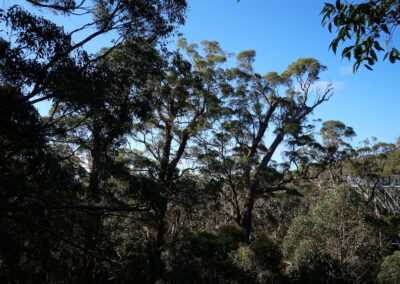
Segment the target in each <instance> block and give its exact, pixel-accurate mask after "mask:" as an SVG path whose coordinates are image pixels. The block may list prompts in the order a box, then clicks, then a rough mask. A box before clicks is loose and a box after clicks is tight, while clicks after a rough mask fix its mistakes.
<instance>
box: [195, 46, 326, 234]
mask: <svg viewBox="0 0 400 284" xmlns="http://www.w3.org/2000/svg"><path fill="white" fill-rule="evenodd" d="M236 58H237V67H235V68H231V69H229V70H226V72H225V75H224V76H225V78H224V80H223V81H222V82H221V88H220V92H221V94H222V97H223V99H224V107H223V108H221V113H222V114H223V115H221V116H220V117H219V118H218V121H217V122H216V123H214V127H215V129H213V132H210V133H211V137H212V138H211V139H210V138H206V139H203V142H202V143H200V147H199V151H200V154H199V158H200V160H201V161H202V162H203V164H204V165H205V167H204V168H203V170H204V171H205V172H207V173H208V174H209V175H211V176H212V177H213V178H215V179H222V180H223V181H224V184H225V188H226V189H227V190H224V191H223V192H222V194H224V195H225V196H226V198H227V200H228V202H229V203H230V205H231V207H232V208H233V212H234V216H233V218H234V220H235V221H236V222H237V223H238V224H239V225H240V226H242V227H243V228H244V229H245V231H246V232H247V234H248V235H250V233H251V228H252V215H253V210H254V205H255V203H256V201H257V200H258V198H259V197H260V196H262V195H263V194H265V193H269V192H274V191H279V190H283V189H287V188H286V187H285V184H287V183H290V182H291V181H292V180H293V178H295V177H294V175H289V176H285V173H289V172H290V169H291V165H290V164H291V163H294V162H297V163H302V164H304V163H305V160H304V157H303V158H301V157H300V156H299V155H297V154H295V151H294V148H293V147H295V146H296V145H297V144H302V145H305V144H307V143H310V142H312V140H313V139H312V137H311V136H310V135H309V133H308V130H309V126H310V125H309V124H307V116H308V115H309V114H310V113H312V111H313V110H314V109H315V108H316V107H317V106H318V105H320V104H321V103H323V102H324V101H326V100H328V99H329V97H330V95H331V92H332V87H331V85H327V86H325V88H321V89H319V88H318V87H316V84H315V83H316V82H317V81H318V79H319V78H318V76H319V73H320V72H321V71H323V70H325V66H323V65H321V64H320V63H319V62H318V61H317V60H315V59H312V58H302V59H299V60H298V61H296V62H294V63H292V64H291V65H290V66H289V67H288V69H287V70H286V71H284V72H283V73H282V74H278V73H276V72H270V73H268V74H267V75H265V76H261V75H260V74H258V73H256V71H255V70H254V67H253V62H254V60H255V51H253V50H248V51H243V52H241V53H239V54H238V55H237V57H236ZM285 138H287V139H286V141H288V142H289V140H290V143H291V145H292V146H293V147H292V148H291V151H288V158H289V160H288V162H287V163H284V164H282V166H281V168H278V167H277V166H276V163H274V162H273V160H272V158H273V156H274V154H275V153H276V152H277V149H278V146H280V145H281V144H282V143H283V142H284V141H285ZM289 138H290V139H289ZM267 143H269V145H268V144H267ZM298 165H300V164H298ZM299 168H301V166H299Z"/></svg>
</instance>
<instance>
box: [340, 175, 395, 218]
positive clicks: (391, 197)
mask: <svg viewBox="0 0 400 284" xmlns="http://www.w3.org/2000/svg"><path fill="white" fill-rule="evenodd" d="M347 184H348V185H349V186H350V187H352V188H354V189H355V190H356V191H357V192H358V193H360V194H361V195H362V196H363V198H364V199H365V200H366V201H367V202H372V203H374V205H375V207H376V208H377V209H379V210H382V211H385V212H388V213H390V214H393V215H400V175H387V176H381V177H379V178H374V179H366V178H357V177H352V178H348V179H347Z"/></svg>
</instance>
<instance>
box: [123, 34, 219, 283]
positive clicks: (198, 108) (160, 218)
mask: <svg viewBox="0 0 400 284" xmlns="http://www.w3.org/2000/svg"><path fill="white" fill-rule="evenodd" d="M179 44H180V45H179V46H180V49H183V50H185V51H186V56H187V58H188V59H189V60H191V61H192V63H191V62H189V61H188V60H186V59H185V58H184V56H183V55H182V54H181V53H180V51H179V50H178V51H176V52H172V53H170V54H167V55H164V54H160V55H159V57H160V58H161V57H162V56H165V57H166V59H165V60H161V61H160V62H161V64H160V65H159V71H160V72H159V73H158V74H153V75H152V76H151V77H150V78H149V79H148V80H147V81H146V83H145V86H144V88H143V89H142V90H141V92H140V93H139V95H138V98H143V99H146V100H147V102H148V103H149V106H150V108H151V109H152V114H151V115H150V117H149V118H148V119H147V120H146V121H137V123H135V124H134V126H133V131H132V133H131V138H132V141H133V143H132V146H133V147H135V148H136V150H135V151H133V155H134V156H135V158H134V164H133V165H134V168H133V171H134V172H135V173H136V174H137V175H142V176H145V177H147V178H150V179H152V180H153V181H155V182H156V183H157V184H158V187H157V188H155V189H154V190H153V192H152V193H151V196H148V197H147V198H148V200H149V202H150V206H151V208H152V210H153V212H154V214H153V224H154V226H153V230H152V239H153V242H154V247H155V249H156V256H157V258H160V254H161V251H162V249H163V246H164V245H165V242H166V234H167V230H168V227H169V225H168V217H169V215H171V212H172V210H173V208H174V207H175V208H176V207H179V206H184V204H185V203H187V202H188V201H187V200H188V199H190V197H191V196H195V195H196V194H199V193H198V192H197V188H196V181H195V180H194V179H193V178H191V174H192V173H194V170H195V167H194V161H193V158H192V157H191V155H190V152H191V149H190V148H191V141H193V138H194V137H195V136H197V135H199V133H201V132H203V131H205V130H206V129H209V128H210V127H211V126H210V121H212V119H213V116H214V115H215V112H216V110H217V109H218V105H219V103H220V100H219V98H218V93H216V92H215V91H214V86H213V84H214V83H213V77H214V75H213V74H211V72H215V68H217V66H218V65H220V64H221V63H222V62H224V61H225V57H224V56H222V55H221V56H220V57H213V56H214V55H215V54H216V53H218V52H219V51H218V50H219V47H218V45H217V44H216V43H213V42H205V43H204V51H205V54H206V55H205V57H202V56H200V55H199V54H197V53H195V52H194V49H193V46H189V45H187V44H186V43H185V40H183V39H182V40H180V43H179ZM207 56H208V57H207ZM162 61H163V62H162ZM188 186H191V188H187V187H188ZM143 194H146V193H143ZM148 194H149V193H147V195H148ZM185 200H186V201H185ZM193 206H194V204H193V203H190V202H189V207H193ZM155 273H156V272H154V273H153V274H155ZM153 276H154V277H158V275H156V274H155V275H153Z"/></svg>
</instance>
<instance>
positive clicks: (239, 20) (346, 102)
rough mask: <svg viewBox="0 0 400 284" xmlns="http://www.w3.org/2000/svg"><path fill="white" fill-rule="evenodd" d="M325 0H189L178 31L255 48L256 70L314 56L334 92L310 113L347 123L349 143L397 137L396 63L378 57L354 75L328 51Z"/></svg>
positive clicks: (229, 46) (399, 90)
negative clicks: (351, 134) (352, 134)
mask: <svg viewBox="0 0 400 284" xmlns="http://www.w3.org/2000/svg"><path fill="white" fill-rule="evenodd" d="M324 2H329V1H327V0H324V1H320V0H301V1H299V0H240V2H239V3H237V2H236V1H235V0H189V6H190V9H189V12H188V14H187V21H186V25H185V26H184V27H182V28H181V29H180V31H181V32H182V33H183V35H184V36H185V37H186V38H187V39H188V41H189V42H192V43H199V42H200V41H201V40H204V39H206V40H217V41H219V42H220V44H221V46H222V48H224V49H225V50H227V51H230V52H234V53H238V52H240V51H242V50H247V49H254V50H256V52H257V57H256V62H255V66H256V70H257V72H259V73H260V74H266V73H267V72H269V71H277V72H282V71H284V70H285V69H286V67H287V66H288V65H289V64H290V63H292V62H293V61H295V60H297V59H298V58H301V57H313V58H316V59H317V60H319V61H320V62H321V63H322V64H324V65H326V66H327V67H328V70H327V71H325V72H324V73H322V74H321V76H320V78H321V80H323V81H330V82H334V85H335V92H334V96H333V97H332V98H331V99H330V101H328V102H325V103H324V104H322V105H321V106H319V107H318V108H317V109H316V111H315V113H314V117H315V118H321V119H322V120H341V121H343V122H344V123H345V124H346V125H348V126H352V127H353V128H354V130H355V131H356V133H357V137H356V138H355V139H354V142H357V141H361V140H363V139H365V138H368V137H371V136H375V137H377V138H378V139H379V140H380V141H383V142H395V140H396V137H399V136H400V63H397V64H390V63H389V62H379V63H378V64H377V65H375V67H374V71H372V72H371V71H369V70H367V69H365V68H364V67H360V69H359V71H358V72H357V73H356V74H353V73H352V62H349V61H348V60H347V59H341V56H340V55H335V54H334V53H333V52H332V51H331V50H328V47H329V43H330V42H331V40H332V38H333V35H332V34H330V33H329V32H328V30H327V29H324V28H323V27H322V26H321V18H322V17H321V16H320V11H321V9H322V7H323V3H324ZM399 39H400V38H399V37H397V38H395V40H397V43H400V41H399Z"/></svg>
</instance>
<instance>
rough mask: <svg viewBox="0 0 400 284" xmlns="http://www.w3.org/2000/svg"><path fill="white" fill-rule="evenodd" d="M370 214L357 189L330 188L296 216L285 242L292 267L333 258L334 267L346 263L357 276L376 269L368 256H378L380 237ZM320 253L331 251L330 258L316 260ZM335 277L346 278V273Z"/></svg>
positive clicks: (299, 267)
mask: <svg viewBox="0 0 400 284" xmlns="http://www.w3.org/2000/svg"><path fill="white" fill-rule="evenodd" d="M369 216H370V213H368V208H367V207H366V206H365V204H364V202H363V201H362V199H361V197H360V196H359V195H358V194H357V193H355V192H354V191H353V190H351V189H348V188H345V187H341V188H337V189H335V190H332V191H331V192H329V193H328V194H327V195H326V196H325V197H324V198H323V199H322V200H320V201H319V202H318V203H317V204H315V205H314V206H312V207H311V208H310V210H309V213H308V214H307V215H300V216H298V217H296V218H295V219H294V220H293V222H292V224H291V226H290V228H289V230H288V234H287V235H286V237H285V239H284V244H283V247H284V251H285V255H286V257H287V258H288V260H289V262H290V266H289V271H295V270H299V269H303V268H301V267H302V266H303V265H306V263H307V262H308V261H311V262H314V261H316V263H319V262H320V261H322V264H318V265H322V266H324V264H323V263H324V262H325V261H328V262H330V260H329V258H330V259H332V261H333V262H332V265H333V266H334V267H336V266H337V265H339V266H343V268H341V269H344V270H343V271H344V272H346V271H348V273H350V271H351V272H352V274H353V273H354V275H355V276H357V277H358V276H361V275H363V277H366V276H364V275H365V273H368V272H370V273H373V271H370V268H369V267H368V266H367V265H366V263H365V259H374V258H376V257H377V251H378V239H377V235H376V230H375V229H374V227H373V225H372V224H370V221H369V218H370V217H369ZM353 240H357V242H354V241H353ZM318 254H321V255H327V257H328V260H324V259H320V260H318V259H316V260H313V258H314V257H315V256H316V255H318ZM345 267H347V268H345ZM332 269H333V268H332ZM334 271H339V272H340V269H339V270H336V268H335V269H334ZM328 272H329V271H328ZM328 272H327V273H328ZM329 273H330V272H329ZM340 273H342V272H340ZM333 277H339V278H343V277H344V278H343V279H345V275H335V276H333Z"/></svg>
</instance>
